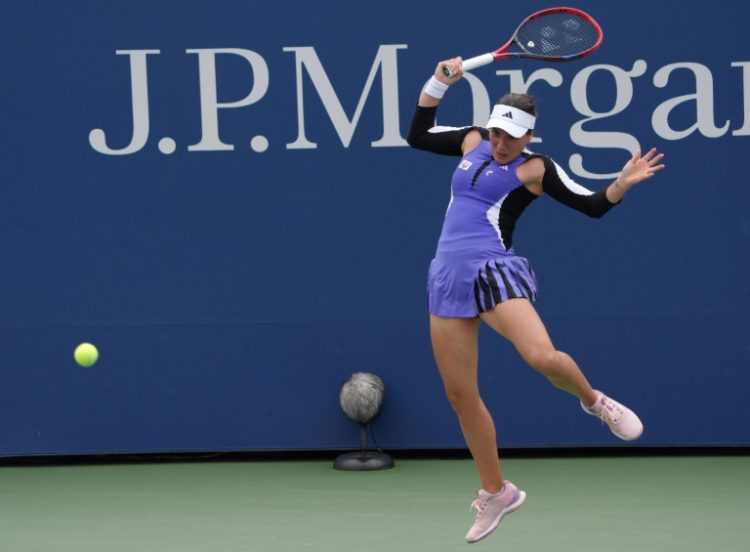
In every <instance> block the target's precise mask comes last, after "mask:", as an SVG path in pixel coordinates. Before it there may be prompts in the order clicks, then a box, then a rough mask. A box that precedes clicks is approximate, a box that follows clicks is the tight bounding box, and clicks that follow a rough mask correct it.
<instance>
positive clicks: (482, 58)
mask: <svg viewBox="0 0 750 552" xmlns="http://www.w3.org/2000/svg"><path fill="white" fill-rule="evenodd" d="M493 61H495V56H494V55H493V54H492V52H490V53H488V54H482V55H479V56H474V57H473V58H469V59H465V60H464V61H463V62H462V63H461V69H463V70H464V71H471V70H472V69H476V68H477V67H482V66H483V65H489V64H490V63H492V62H493ZM443 74H444V75H445V76H446V77H452V76H453V71H451V69H450V68H449V67H447V66H444V67H443Z"/></svg>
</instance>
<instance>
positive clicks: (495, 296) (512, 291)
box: [427, 255, 537, 318]
mask: <svg viewBox="0 0 750 552" xmlns="http://www.w3.org/2000/svg"><path fill="white" fill-rule="evenodd" d="M427 292H428V299H429V309H430V313H432V314H436V315H438V316H449V317H457V318H473V317H476V316H478V315H479V313H482V312H485V311H488V310H491V309H493V308H494V307H495V306H496V305H498V304H499V303H502V302H503V301H507V300H508V299H514V298H519V297H525V298H526V299H528V300H529V301H534V300H536V294H537V282H536V276H535V275H534V271H533V270H532V269H531V266H529V262H528V261H527V260H526V259H525V258H523V257H518V256H516V255H501V256H496V257H492V258H489V259H488V258H485V259H481V260H476V259H475V260H469V259H466V258H465V257H463V256H458V257H457V256H442V255H441V256H439V257H436V258H435V259H433V261H432V263H431V264H430V272H429V277H428V285H427Z"/></svg>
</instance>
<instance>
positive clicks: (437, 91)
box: [422, 75, 448, 100]
mask: <svg viewBox="0 0 750 552" xmlns="http://www.w3.org/2000/svg"><path fill="white" fill-rule="evenodd" d="M446 90H448V85H447V84H445V83H444V82H440V81H439V80H437V79H436V78H435V76H434V75H433V76H432V77H430V80H428V81H427V84H426V85H425V87H424V89H423V90H422V92H424V93H425V94H428V95H430V96H432V97H433V98H435V99H436V100H440V99H442V97H443V96H444V95H445V91H446Z"/></svg>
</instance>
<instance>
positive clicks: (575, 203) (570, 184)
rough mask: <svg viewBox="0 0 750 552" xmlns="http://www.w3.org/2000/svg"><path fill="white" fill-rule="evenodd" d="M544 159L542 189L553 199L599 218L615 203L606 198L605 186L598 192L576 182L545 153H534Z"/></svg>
mask: <svg viewBox="0 0 750 552" xmlns="http://www.w3.org/2000/svg"><path fill="white" fill-rule="evenodd" d="M533 157H540V158H541V159H542V160H543V161H544V178H543V179H542V190H543V191H544V192H545V193H546V194H547V195H549V196H550V197H551V198H552V199H554V200H555V201H559V202H560V203H562V204H563V205H566V206H568V207H570V208H572V209H575V210H576V211H579V212H581V213H583V214H585V215H588V216H590V217H593V218H601V217H603V216H604V214H605V213H607V211H609V210H610V209H611V208H612V207H614V206H615V205H617V204H616V203H612V202H611V201H610V200H608V199H607V194H606V188H605V189H602V190H599V191H598V192H594V191H591V190H589V189H587V188H584V187H583V186H581V185H580V184H577V183H576V182H575V181H574V180H573V179H572V178H570V177H569V176H568V175H567V173H566V172H565V171H564V170H563V169H562V167H560V165H558V164H557V163H555V162H554V161H553V160H552V158H550V157H547V156H546V155H534V156H533Z"/></svg>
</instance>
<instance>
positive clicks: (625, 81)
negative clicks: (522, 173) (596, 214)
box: [569, 59, 646, 179]
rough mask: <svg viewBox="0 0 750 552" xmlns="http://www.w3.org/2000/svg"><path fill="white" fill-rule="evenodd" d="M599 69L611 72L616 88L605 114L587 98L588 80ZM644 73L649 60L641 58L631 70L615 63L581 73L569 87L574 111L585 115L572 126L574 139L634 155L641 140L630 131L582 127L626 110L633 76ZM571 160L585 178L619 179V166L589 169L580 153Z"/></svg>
mask: <svg viewBox="0 0 750 552" xmlns="http://www.w3.org/2000/svg"><path fill="white" fill-rule="evenodd" d="M596 71H604V72H606V73H609V74H610V75H611V76H612V78H613V79H614V82H615V90H616V91H617V92H616V95H615V102H614V105H613V106H612V108H611V109H610V110H609V111H606V112H603V113H601V112H596V111H594V110H593V109H592V108H591V106H590V105H589V101H588V93H587V91H588V82H589V79H590V78H591V75H593V74H594V73H595V72H596ZM645 72H646V62H645V61H643V60H642V59H639V60H636V61H635V63H633V68H632V69H631V70H630V71H625V70H624V69H621V68H620V67H617V66H615V65H592V66H590V67H586V68H585V69H583V70H582V71H581V72H579V73H578V74H577V75H576V76H575V77H574V78H573V83H572V84H571V87H570V101H571V103H572V104H573V107H574V108H575V110H576V111H578V113H580V114H581V115H583V116H584V117H585V118H584V119H582V120H580V121H578V122H577V123H575V124H574V125H573V126H572V127H571V128H570V139H571V141H572V142H573V143H574V144H576V145H578V146H583V147H586V148H613V149H624V150H626V151H627V152H628V153H629V154H632V153H633V152H634V151H635V150H637V149H639V148H640V146H639V145H638V140H636V139H635V138H634V137H633V136H631V135H630V134H626V133H624V132H589V131H586V130H584V128H583V127H584V125H585V124H586V123H587V122H589V121H597V120H599V119H606V118H608V117H611V116H612V115H616V114H618V113H622V112H623V111H625V109H626V108H627V107H628V106H629V105H630V102H631V101H632V99H633V79H634V78H636V77H640V76H641V75H643V74H644V73H645ZM569 163H570V169H571V171H573V173H575V174H576V175H578V176H582V177H584V178H592V179H597V178H598V179H607V178H616V177H617V175H618V174H619V168H618V172H615V173H607V174H597V173H592V172H590V171H588V170H586V168H585V167H584V166H583V156H582V155H581V154H580V153H575V154H573V155H571V156H570V160H569Z"/></svg>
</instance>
